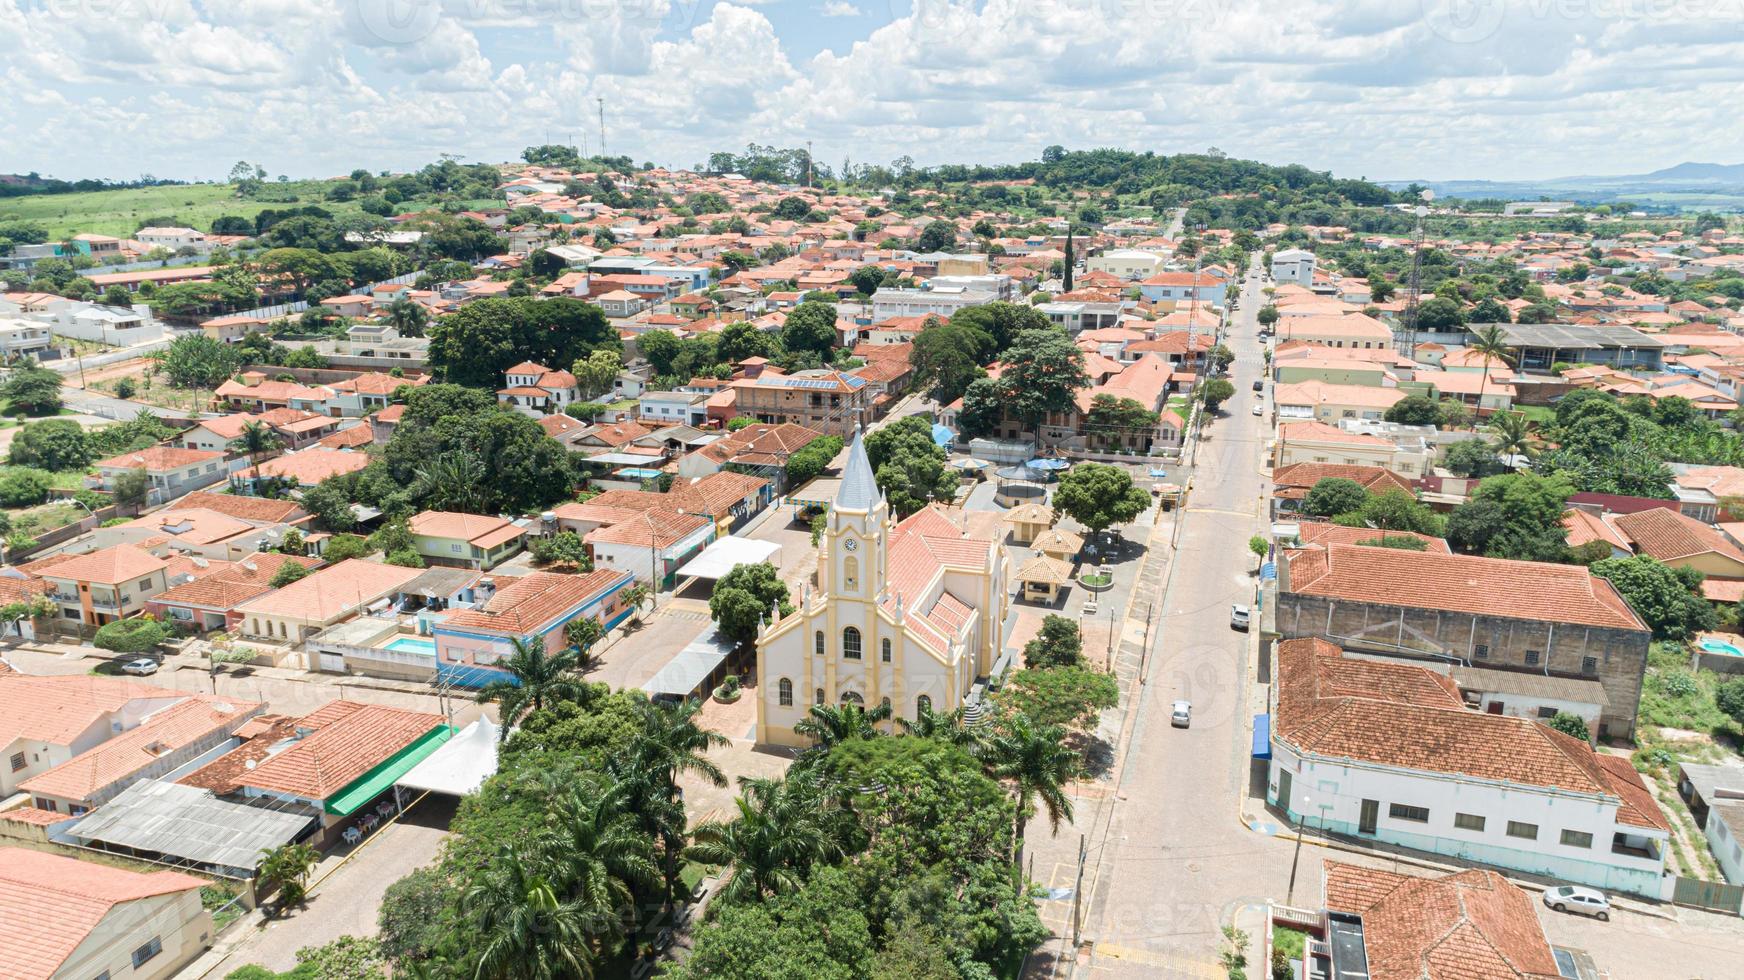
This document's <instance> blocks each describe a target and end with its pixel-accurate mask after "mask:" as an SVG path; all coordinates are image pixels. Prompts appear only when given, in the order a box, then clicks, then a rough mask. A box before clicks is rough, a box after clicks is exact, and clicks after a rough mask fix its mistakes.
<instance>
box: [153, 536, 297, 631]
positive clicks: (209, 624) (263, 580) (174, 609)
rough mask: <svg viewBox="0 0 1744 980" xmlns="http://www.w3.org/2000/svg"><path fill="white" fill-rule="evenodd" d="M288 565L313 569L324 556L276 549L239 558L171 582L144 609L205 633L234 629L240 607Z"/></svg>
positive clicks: (239, 618)
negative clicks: (217, 567)
mask: <svg viewBox="0 0 1744 980" xmlns="http://www.w3.org/2000/svg"><path fill="white" fill-rule="evenodd" d="M286 565H300V566H302V567H303V568H304V569H307V570H310V571H313V570H314V569H315V568H317V567H319V566H320V565H321V559H319V558H311V557H307V556H304V555H284V554H279V553H278V552H273V551H263V552H261V553H259V554H256V555H250V556H247V557H244V558H239V559H237V560H236V561H233V562H230V563H228V564H227V565H226V566H225V567H224V568H222V569H220V570H218V571H215V572H213V573H212V574H210V575H205V576H202V577H200V578H196V579H192V580H190V581H183V582H180V583H174V584H171V586H170V588H168V589H167V590H165V591H163V592H159V593H158V594H156V595H154V596H152V597H151V598H150V599H149V600H147V601H146V603H145V611H146V612H147V613H148V614H150V615H153V616H156V617H157V618H158V619H160V620H163V621H164V622H166V623H175V624H182V625H185V626H187V627H188V628H189V629H193V630H197V631H199V632H202V633H204V632H210V631H212V630H231V629H235V628H237V626H238V625H239V624H240V623H241V621H242V613H241V612H240V610H239V607H240V606H241V605H242V604H243V603H246V602H248V601H249V600H250V599H254V598H257V597H259V596H263V595H266V594H267V593H268V592H271V591H272V590H273V587H272V584H271V583H272V580H273V577H274V576H276V575H277V574H278V573H279V571H280V570H281V569H283V568H284V567H285V566H286Z"/></svg>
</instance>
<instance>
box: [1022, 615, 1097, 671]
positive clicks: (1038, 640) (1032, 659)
mask: <svg viewBox="0 0 1744 980" xmlns="http://www.w3.org/2000/svg"><path fill="white" fill-rule="evenodd" d="M1083 659H1084V640H1083V637H1082V636H1080V635H1079V632H1078V623H1077V621H1076V620H1072V619H1067V618H1066V617H1065V616H1056V615H1054V614H1052V613H1049V614H1048V615H1046V616H1043V617H1042V625H1041V629H1040V630H1038V631H1037V632H1036V635H1035V639H1033V640H1030V641H1029V642H1028V643H1026V644H1024V646H1023V662H1024V665H1025V666H1026V667H1032V668H1047V667H1076V666H1078V664H1079V663H1080V662H1081V661H1083Z"/></svg>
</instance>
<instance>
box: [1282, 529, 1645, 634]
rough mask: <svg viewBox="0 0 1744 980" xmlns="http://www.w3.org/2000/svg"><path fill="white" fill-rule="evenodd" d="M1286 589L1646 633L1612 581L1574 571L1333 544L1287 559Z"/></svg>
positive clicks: (1576, 567) (1293, 553)
mask: <svg viewBox="0 0 1744 980" xmlns="http://www.w3.org/2000/svg"><path fill="white" fill-rule="evenodd" d="M1286 560H1287V561H1289V562H1290V567H1289V576H1290V584H1289V588H1288V590H1287V591H1289V592H1292V593H1296V594H1300V595H1318V596H1329V597H1332V598H1337V599H1345V600H1348V601H1352V602H1371V603H1378V604H1380V605H1388V606H1403V607H1406V608H1415V609H1441V610H1446V611H1449V612H1461V613H1469V614H1473V615H1478V616H1494V617H1497V618H1501V619H1523V620H1533V621H1540V622H1555V623H1578V624H1580V625H1583V626H1599V627H1605V628H1608V629H1619V630H1637V631H1640V632H1646V631H1647V626H1646V624H1645V623H1643V622H1642V621H1641V617H1640V616H1637V615H1636V614H1635V612H1634V610H1632V609H1630V608H1629V605H1628V603H1626V602H1624V601H1623V597H1622V596H1621V595H1619V594H1618V593H1617V590H1616V589H1615V588H1613V587H1612V586H1611V583H1609V582H1607V581H1605V580H1604V579H1602V578H1599V577H1597V576H1595V575H1593V574H1592V573H1591V572H1589V571H1587V570H1586V568H1584V567H1582V566H1580V565H1556V564H1551V563H1548V562H1533V561H1509V560H1506V559H1502V558H1479V557H1476V556H1473V555H1442V554H1433V553H1428V552H1416V551H1401V550H1399V549H1397V548H1369V547H1363V546H1360V545H1347V544H1334V545H1330V546H1328V547H1326V548H1325V549H1319V548H1310V549H1302V550H1297V551H1290V552H1287V553H1286Z"/></svg>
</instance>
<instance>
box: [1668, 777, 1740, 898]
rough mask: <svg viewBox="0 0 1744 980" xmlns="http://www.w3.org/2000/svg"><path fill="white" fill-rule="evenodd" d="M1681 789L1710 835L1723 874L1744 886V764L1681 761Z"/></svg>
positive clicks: (1700, 825)
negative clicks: (1710, 763)
mask: <svg viewBox="0 0 1744 980" xmlns="http://www.w3.org/2000/svg"><path fill="white" fill-rule="evenodd" d="M1677 792H1678V795H1679V796H1681V797H1683V801H1684V803H1686V804H1688V806H1689V812H1690V818H1691V819H1693V820H1694V821H1695V822H1696V826H1697V827H1698V828H1700V829H1701V831H1702V836H1704V837H1706V838H1707V841H1708V850H1709V851H1710V852H1711V853H1712V854H1713V855H1714V861H1715V863H1717V864H1718V865H1719V866H1720V874H1721V875H1722V876H1724V877H1725V879H1726V880H1727V881H1728V882H1730V883H1732V884H1734V885H1744V766H1740V765H1737V764H1736V763H1725V764H1722V765H1701V764H1698V763H1694V762H1680V763H1678V781H1677Z"/></svg>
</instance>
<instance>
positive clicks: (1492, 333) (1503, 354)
mask: <svg viewBox="0 0 1744 980" xmlns="http://www.w3.org/2000/svg"><path fill="white" fill-rule="evenodd" d="M1425 305H1427V304H1425ZM1421 322H1422V321H1421V316H1419V323H1421ZM1424 329H1429V330H1433V329H1437V328H1434V327H1426V328H1424ZM1466 349H1467V350H1469V351H1471V352H1472V353H1474V354H1480V355H1482V356H1483V358H1484V361H1483V368H1484V370H1483V374H1482V376H1481V380H1479V381H1478V407H1479V408H1482V407H1483V404H1484V393H1485V392H1486V391H1487V390H1488V389H1489V386H1490V372H1491V371H1492V370H1494V368H1492V367H1491V365H1490V362H1491V361H1495V362H1498V363H1500V364H1501V365H1503V366H1504V367H1506V366H1509V365H1512V364H1513V363H1514V349H1513V348H1512V347H1509V346H1508V335H1507V332H1506V331H1504V330H1503V329H1502V328H1501V326H1500V325H1499V324H1495V323H1489V324H1485V325H1484V326H1481V327H1479V328H1477V329H1476V330H1475V331H1473V332H1472V339H1471V343H1469V344H1467V345H1466Z"/></svg>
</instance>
